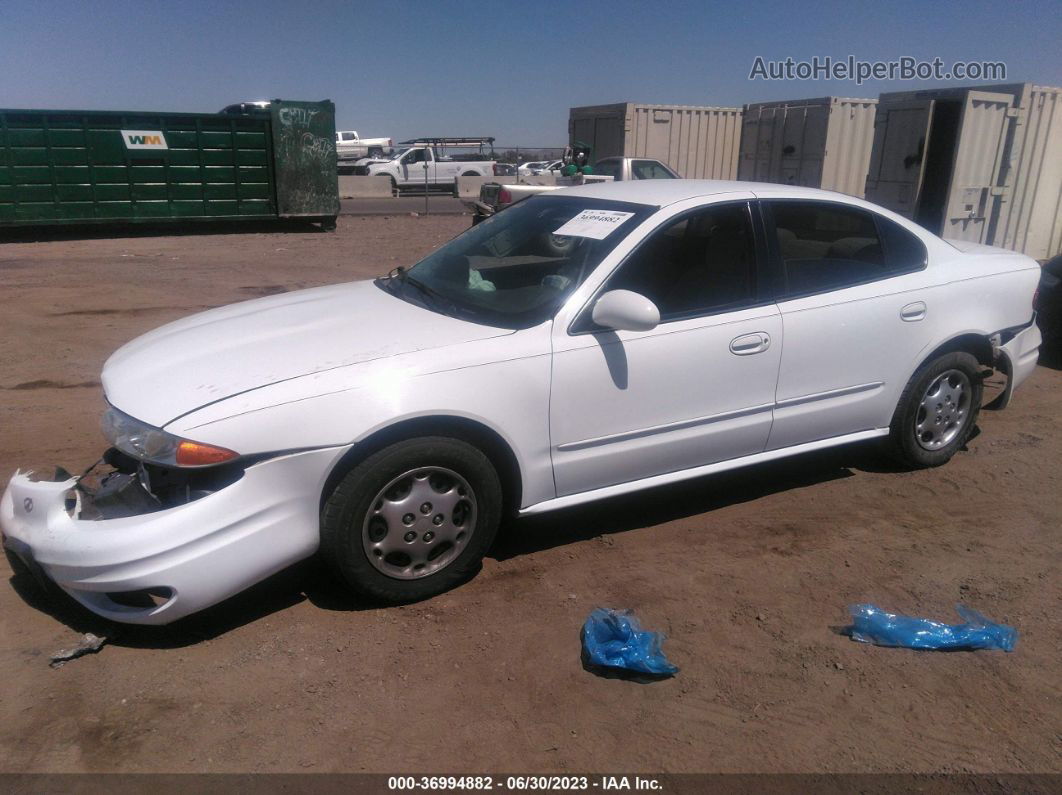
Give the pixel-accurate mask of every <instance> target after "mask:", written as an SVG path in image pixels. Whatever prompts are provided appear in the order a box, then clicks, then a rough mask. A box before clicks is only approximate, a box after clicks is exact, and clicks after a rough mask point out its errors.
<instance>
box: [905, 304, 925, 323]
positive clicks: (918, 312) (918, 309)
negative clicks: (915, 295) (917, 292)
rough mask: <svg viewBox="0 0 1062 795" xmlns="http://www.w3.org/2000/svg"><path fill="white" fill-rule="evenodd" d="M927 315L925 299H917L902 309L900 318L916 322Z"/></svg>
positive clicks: (908, 321)
mask: <svg viewBox="0 0 1062 795" xmlns="http://www.w3.org/2000/svg"><path fill="white" fill-rule="evenodd" d="M925 316H926V305H925V302H924V301H915V302H914V303H913V304H908V305H907V306H905V307H904V308H903V309H901V310H900V320H903V321H905V322H907V323H914V322H915V321H916V320H921V319H922V318H924V317H925Z"/></svg>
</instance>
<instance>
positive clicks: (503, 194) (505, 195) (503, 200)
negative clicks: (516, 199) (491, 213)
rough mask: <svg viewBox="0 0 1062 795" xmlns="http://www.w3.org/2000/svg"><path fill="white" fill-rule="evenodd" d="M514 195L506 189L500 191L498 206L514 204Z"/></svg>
mask: <svg viewBox="0 0 1062 795" xmlns="http://www.w3.org/2000/svg"><path fill="white" fill-rule="evenodd" d="M512 201H513V195H512V194H511V193H509V191H507V190H506V189H505V188H502V189H501V190H500V191H498V204H512Z"/></svg>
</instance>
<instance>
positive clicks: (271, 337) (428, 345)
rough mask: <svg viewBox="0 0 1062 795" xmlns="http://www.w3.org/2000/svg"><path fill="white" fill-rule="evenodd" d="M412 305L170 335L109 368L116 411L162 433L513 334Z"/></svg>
mask: <svg viewBox="0 0 1062 795" xmlns="http://www.w3.org/2000/svg"><path fill="white" fill-rule="evenodd" d="M511 333H512V332H511V331H510V330H508V329H500V328H493V327H490V326H481V325H478V324H475V323H469V322H467V321H464V320H459V319H457V318H453V317H447V316H446V315H441V314H437V313H435V312H431V311H429V310H427V309H424V308H422V307H420V306H417V305H414V304H410V303H407V302H406V301H403V300H401V299H399V298H396V297H394V296H393V295H391V294H390V293H388V292H385V291H384V290H382V289H380V288H379V287H378V286H377V285H376V284H374V283H373V282H353V283H350V284H339V285H333V286H329V287H319V288H315V289H312V290H301V291H298V292H293V293H285V294H283V295H275V296H270V297H268V298H260V299H257V300H254V301H245V302H243V303H239V304H232V305H231V306H224V307H220V308H218V309H212V310H210V311H207V312H202V313H200V314H196V315H192V316H190V317H187V318H184V319H182V320H178V321H176V322H174V323H170V324H168V325H165V326H162V327H160V328H158V329H155V330H154V331H151V332H149V333H147V334H145V335H144V336H142V337H138V338H137V339H135V340H133V341H132V342H130V343H128V344H126V345H124V346H123V347H121V348H119V349H118V350H117V351H116V352H115V353H114V354H113V355H112V356H111V358H110V359H108V360H107V363H106V364H105V365H104V368H103V377H102V378H103V388H104V392H105V393H106V395H107V399H108V401H110V403H111V404H112V405H113V406H115V407H116V408H118V409H120V410H122V411H124V412H125V413H127V414H129V415H131V416H133V417H136V418H137V419H139V420H142V421H143V422H147V423H150V424H152V425H155V426H157V427H162V426H164V425H166V424H167V423H169V422H171V421H173V420H174V419H176V418H177V417H179V416H181V415H183V414H187V413H188V412H190V411H194V410H195V409H197V408H200V407H202V406H205V405H208V404H210V403H215V402H217V401H219V400H223V399H225V398H228V397H232V396H233V395H237V394H240V393H242V392H247V391H249V390H252V389H257V388H259V387H263V386H267V385H269V384H275V383H277V382H279V381H285V380H288V379H291V378H298V377H299V376H304V375H309V374H312V373H318V372H321V371H324V370H333V369H336V368H339V367H346V366H349V365H353V364H358V363H361V362H367V361H371V360H373V359H380V358H384V357H388V356H396V355H400V354H404V353H411V352H414V351H420V350H427V349H434V348H442V347H446V346H451V345H460V344H462V343H466V342H471V341H474V340H480V339H486V338H489V337H497V336H503V335H506V334H511Z"/></svg>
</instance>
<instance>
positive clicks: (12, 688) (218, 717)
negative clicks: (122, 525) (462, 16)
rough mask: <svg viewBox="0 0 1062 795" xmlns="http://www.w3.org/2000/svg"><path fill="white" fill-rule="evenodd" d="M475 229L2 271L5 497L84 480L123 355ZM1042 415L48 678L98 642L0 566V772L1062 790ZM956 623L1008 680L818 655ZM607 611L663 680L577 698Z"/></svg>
mask: <svg viewBox="0 0 1062 795" xmlns="http://www.w3.org/2000/svg"><path fill="white" fill-rule="evenodd" d="M468 223H469V219H468V218H467V217H465V218H462V217H454V216H449V217H409V216H396V217H391V218H384V217H375V218H358V217H345V218H341V219H340V225H339V230H338V232H336V233H335V234H323V233H319V232H315V231H307V230H294V231H275V230H274V231H268V232H258V231H253V230H252V231H242V232H240V233H234V234H188V235H179V236H169V237H150V236H142V237H114V238H107V237H101V238H95V239H83V240H62V239H51V240H48V241H44V242H32V241H30V240H28V239H21V240H16V241H15V242H0V308H2V313H0V339H2V340H3V342H4V344H3V345H2V346H0V475H2V476H3V479H6V476H7V474H8V473H10V472H12V471H14V469H15V467H16V466H19V465H26V464H34V463H39V462H53V463H61V464H63V465H65V466H67V467H68V468H69V469H71V470H75V469H79V468H83V467H86V466H88V465H89V464H90V463H92V461H93V460H95V458H96V457H97V455H98V454H99V453H100V452H101V449H102V446H103V443H102V438H101V436H100V434H99V431H98V430H97V427H98V417H99V414H100V411H101V408H102V394H101V390H100V386H99V380H98V378H99V371H100V368H101V365H102V364H103V362H104V360H105V359H106V357H107V356H108V355H109V354H110V353H111V352H112V351H113V350H114V349H115V348H117V347H118V346H119V345H120V344H121V343H123V342H125V341H127V340H128V339H130V338H132V337H134V336H136V335H138V334H140V333H142V332H145V331H147V330H149V329H151V328H153V327H155V326H158V325H160V324H162V323H164V322H167V321H170V320H173V319H175V318H178V317H181V316H183V315H186V314H188V313H191V312H196V311H199V310H201V309H204V308H207V307H211V306H216V305H219V304H225V303H230V302H233V301H238V300H243V299H247V298H252V297H255V296H259V295H263V294H268V293H271V292H277V291H281V290H294V289H298V288H301V287H309V286H313V285H319V284H325V283H332V282H339V281H347V280H352V279H361V278H366V277H370V276H373V275H377V274H380V273H383V272H385V271H387V270H388V269H390V268H392V267H394V266H395V265H398V264H410V263H412V262H413V261H414V260H415V258H416V257H417V256H418V255H420V254H423V253H424V252H426V251H428V250H429V249H430V248H432V247H433V246H435V245H438V244H439V243H441V242H443V241H444V240H446V239H448V238H449V237H451V236H452V235H454V234H456V233H457V232H459V231H460V230H461V229H463V228H464V227H465V226H467V225H468ZM1060 408H1062V372H1060V371H1059V370H1058V369H1053V368H1051V367H1044V366H1041V367H1039V368H1038V370H1037V372H1036V373H1035V374H1034V375H1033V377H1032V378H1031V379H1030V380H1029V382H1028V383H1027V384H1026V385H1025V386H1024V387H1023V388H1022V389H1021V390H1020V391H1019V392H1018V394H1017V397H1016V399H1015V401H1014V404H1013V405H1012V406H1011V408H1009V409H1007V410H1006V411H1004V412H983V413H982V415H981V421H980V432H979V434H978V435H977V436H976V437H975V438H974V439H973V440H972V441H971V442H970V444H969V449H968V450H966V451H964V452H962V453H960V454H959V455H958V456H956V458H955V459H954V460H953V461H952V462H951V463H950V464H949V465H948V466H946V467H943V468H941V469H936V470H932V471H921V472H899V471H896V470H895V469H894V468H892V467H890V466H889V465H888V464H886V463H884V462H883V461H882V460H880V459H879V458H878V457H877V456H876V455H875V453H874V450H872V449H870V448H864V447H853V448H846V449H842V450H837V451H833V452H828V453H823V454H816V455H810V456H805V457H802V458H800V459H798V460H793V461H790V462H782V463H777V464H773V465H769V466H761V467H757V468H754V469H749V470H744V471H740V472H738V473H736V474H731V475H726V476H722V477H715V478H709V479H703V480H698V481H694V482H691V483H688V484H685V485H682V486H677V487H669V488H666V489H659V490H656V491H652V492H649V493H644V494H641V495H638V496H634V497H630V498H625V499H620V500H615V501H612V502H608V503H604V504H600V505H595V506H593V507H591V508H586V509H582V510H572V511H567V512H564V513H558V514H555V515H552V516H546V517H542V518H538V519H535V520H534V521H530V520H523V521H510V522H509V523H508V525H507V526H506V527H504V528H503V534H502V537H501V538H500V540H499V542H498V544H497V546H496V548H495V549H494V550H493V552H492V554H491V556H490V557H489V558H488V559H487V560H486V562H485V564H484V567H483V570H482V572H481V573H480V574H479V576H477V577H476V578H475V579H474V580H473V581H471V582H470V583H468V584H467V585H465V586H464V587H462V588H460V589H458V590H456V591H454V592H451V593H448V594H446V595H443V596H441V597H438V598H436V599H433V600H430V601H428V602H424V603H421V604H417V605H413V606H408V607H400V608H386V609H384V608H371V607H368V606H366V605H364V604H361V603H359V602H358V601H357V600H356V599H354V598H352V597H349V596H347V595H346V594H345V593H344V592H343V591H342V589H341V588H339V587H338V586H336V585H334V584H333V583H331V581H330V580H329V579H328V578H327V577H326V576H325V575H324V574H323V573H322V570H321V568H320V567H319V566H318V565H316V564H315V563H313V562H309V563H306V564H302V565H299V566H297V567H295V568H293V569H291V570H289V571H286V572H283V573H281V574H280V575H278V576H276V577H274V578H272V579H271V580H269V581H267V582H265V583H263V584H261V585H259V586H257V587H255V588H254V589H252V590H251V591H248V592H246V593H244V594H243V595H241V596H239V597H236V598H235V599H233V600H230V601H229V602H227V603H225V604H223V605H220V606H218V607H216V608H214V609H212V610H210V611H207V612H206V613H203V614H200V615H198V616H193V617H191V618H189V619H186V620H185V621H183V622H180V623H178V624H176V625H173V626H171V627H163V628H133V627H128V628H124V629H122V630H121V631H120V634H119V635H118V636H117V638H116V639H115V640H114V641H113V642H112V643H110V644H109V645H107V646H105V647H104V648H103V649H102V651H101V652H100V653H99V654H96V655H92V656H87V657H83V658H81V659H78V660H75V661H73V662H70V663H68V664H67V665H65V666H64V667H62V668H59V669H52V668H49V666H48V660H49V656H50V654H51V653H52V652H54V651H55V650H57V649H60V648H63V647H69V646H70V645H72V644H73V643H75V642H76V640H77V638H78V634H77V633H80V632H84V631H93V632H96V633H97V634H105V635H106V634H111V633H112V632H113V630H114V627H113V626H108V625H107V624H106V623H105V622H102V621H100V620H98V619H95V618H93V617H92V616H89V615H87V614H85V613H84V612H82V611H80V610H78V609H73V608H71V607H68V606H65V605H63V604H58V603H54V602H50V601H47V600H45V599H43V598H42V597H41V596H40V595H39V593H38V591H37V590H36V587H35V585H34V584H33V583H32V582H31V581H26V580H24V579H23V578H22V577H12V576H11V574H10V572H9V570H8V569H7V568H6V564H3V563H0V566H2V567H3V569H2V572H0V573H2V574H3V577H2V582H0V670H2V671H3V675H2V677H0V770H2V771H7V772H23V771H53V772H78V771H123V772H139V771H293V772H305V771H313V772H326V771H354V772H357V771H374V772H390V773H396V772H412V771H416V772H426V773H446V772H468V773H475V772H509V773H515V772H521V773H526V772H535V773H540V772H562V771H573V772H574V771H578V772H590V771H598V772H616V771H624V772H638V771H645V772H664V771H668V772H685V771H767V772H778V771H800V772H821V771H919V772H926V771H949V772H963V771H971V772H975V771H976V772H980V771H986V772H1004V771H1010V772H1047V771H1054V772H1059V771H1062V705H1060V684H1062V676H1060V664H1059V653H1060V651H1062V649H1060V638H1062V634H1060V629H1062V621H1060V609H1059V593H1060V589H1059V570H1060V569H1059V563H1060V554H1059V553H1060V546H1062V545H1060V538H1059V517H1060V515H1062V483H1060V467H1059V454H1060V451H1062V411H1060ZM960 601H961V602H963V603H965V604H968V605H970V606H973V607H975V608H977V609H979V610H981V611H982V612H984V613H985V614H987V615H988V616H990V617H992V618H994V619H995V620H998V621H1003V622H1006V623H1008V624H1012V625H1014V626H1016V627H1017V628H1018V630H1019V632H1020V637H1019V640H1018V644H1017V649H1016V651H1015V652H1014V653H1013V654H1004V653H1002V652H977V653H965V652H964V653H953V654H943V653H924V652H923V653H918V652H912V651H907V650H899V649H883V648H876V647H873V646H868V645H862V644H859V643H854V642H853V641H851V640H850V639H848V638H847V637H844V636H842V635H841V634H839V633H838V631H837V630H838V628H839V627H840V626H843V625H844V624H845V623H846V622H847V614H846V610H845V606H846V605H848V604H851V603H854V602H874V603H877V604H879V605H881V606H883V607H886V608H887V609H892V610H895V611H898V612H905V613H909V614H914V615H921V616H929V617H932V618H936V619H943V620H948V621H953V620H956V617H955V615H954V613H953V612H952V611H953V606H954V605H955V604H956V603H957V602H960ZM597 606H610V607H624V608H634V610H635V611H636V612H637V614H638V615H639V616H640V617H641V619H642V620H643V622H644V624H645V625H646V626H647V627H648V628H651V629H657V630H662V631H664V632H665V633H666V634H667V636H668V639H667V641H666V643H665V647H664V648H665V651H666V652H667V654H668V656H669V657H670V659H671V660H672V661H673V662H675V663H676V664H677V665H679V666H680V667H681V669H682V670H681V672H680V673H679V674H678V676H676V677H675V678H674V679H671V680H667V681H662V682H656V683H653V684H640V683H636V682H630V681H623V680H619V679H605V678H599V677H596V676H594V675H592V674H590V673H588V672H587V671H585V670H583V668H582V666H581V663H580V654H579V629H580V627H581V625H582V622H583V620H584V619H585V618H586V616H587V614H588V613H589V612H590V610H591V609H592V608H594V607H597Z"/></svg>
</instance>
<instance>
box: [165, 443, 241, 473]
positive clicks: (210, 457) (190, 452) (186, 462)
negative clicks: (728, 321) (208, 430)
mask: <svg viewBox="0 0 1062 795" xmlns="http://www.w3.org/2000/svg"><path fill="white" fill-rule="evenodd" d="M238 456H239V453H234V452H232V450H226V449H225V448H224V447H214V446H213V445H210V444H202V443H200V442H187V441H182V442H181V443H180V445H178V447H177V466H179V467H205V466H210V465H211V464H223V463H224V462H226V461H231V460H232V459H234V458H237V457H238Z"/></svg>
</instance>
